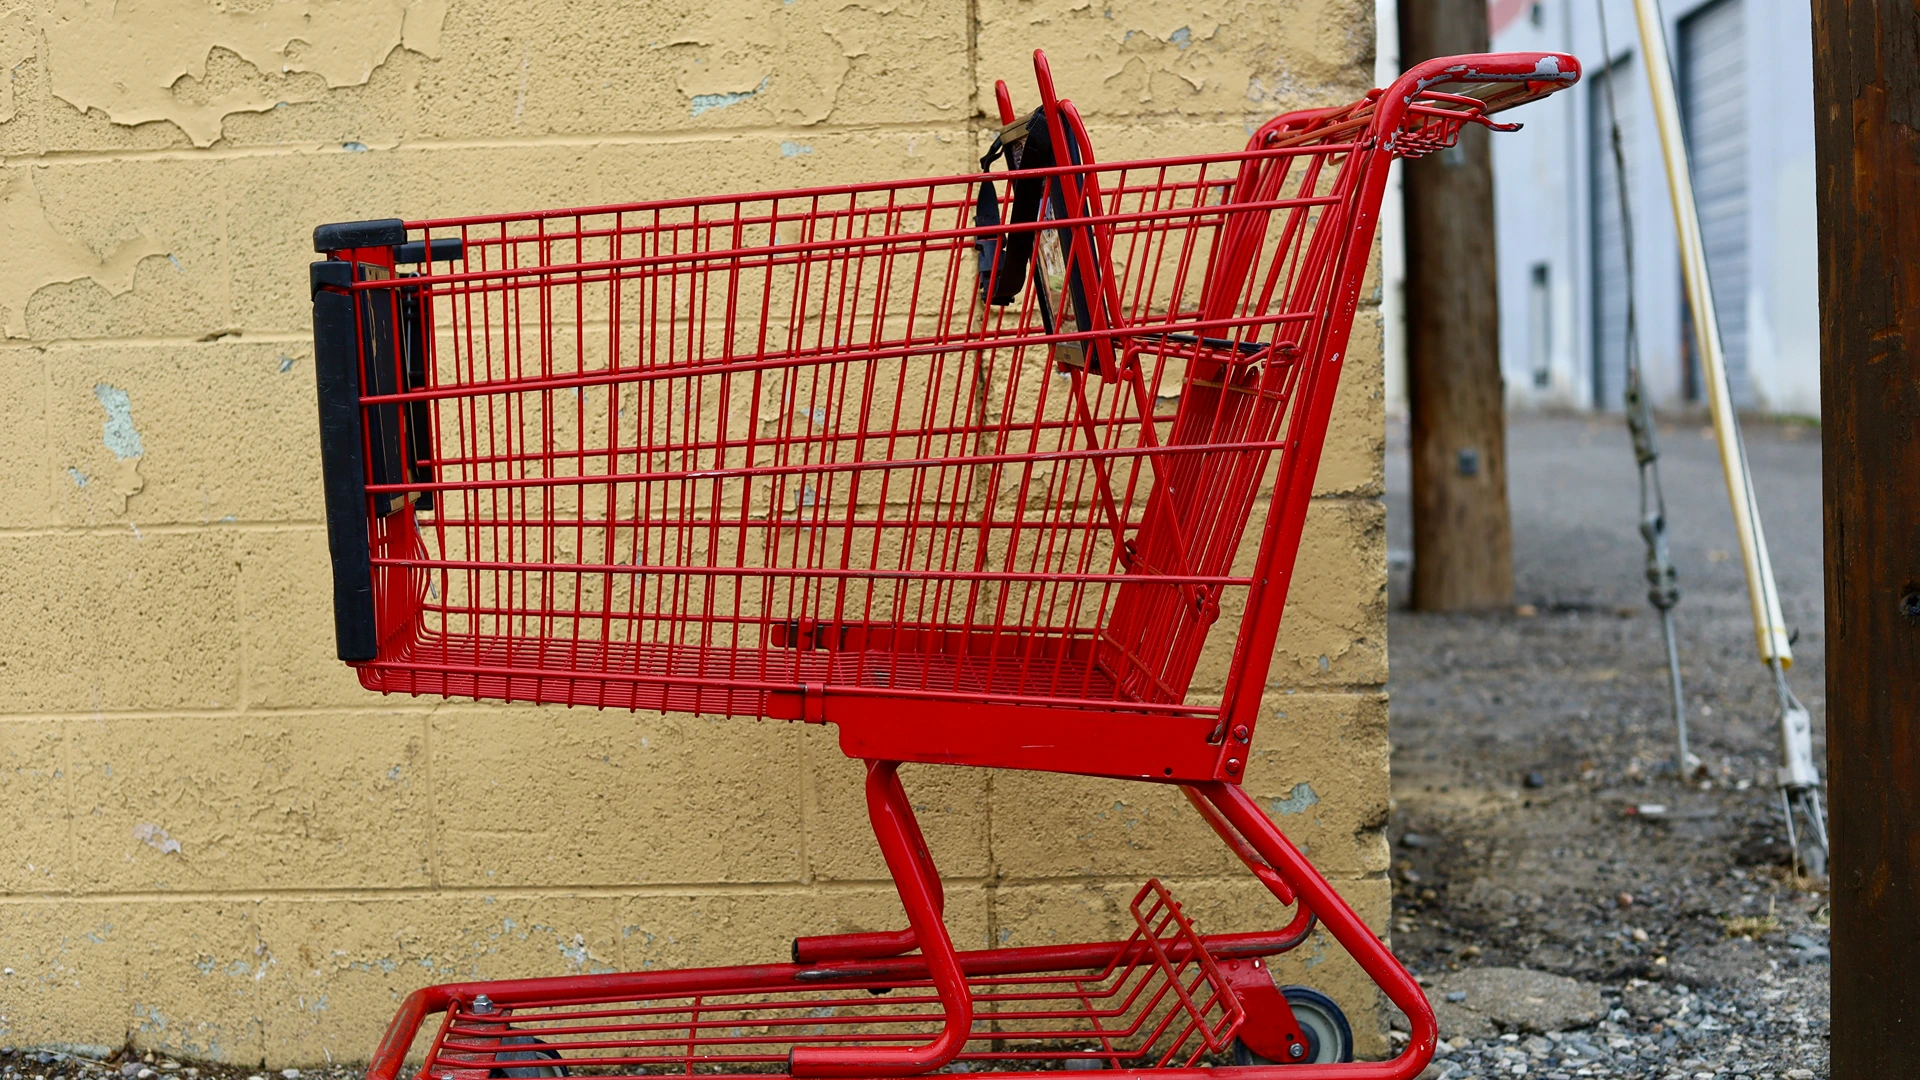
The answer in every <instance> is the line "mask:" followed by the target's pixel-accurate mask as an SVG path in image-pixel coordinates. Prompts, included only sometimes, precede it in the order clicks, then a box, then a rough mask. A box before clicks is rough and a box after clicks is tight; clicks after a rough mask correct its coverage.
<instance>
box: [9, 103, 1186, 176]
mask: <svg viewBox="0 0 1920 1080" xmlns="http://www.w3.org/2000/svg"><path fill="white" fill-rule="evenodd" d="M1172 117H1173V114H1169V118H1172ZM966 130H967V125H966V121H965V120H963V119H961V118H959V117H954V118H952V119H940V120H923V121H918V122H915V121H908V122H905V123H892V124H822V125H818V126H813V127H794V126H793V125H790V124H787V125H780V124H770V125H765V126H756V127H739V128H725V129H722V130H716V131H624V132H605V133H601V132H592V133H582V134H577V135H521V136H517V137H512V138H479V139H401V140H399V141H397V142H388V143H380V142H374V143H368V144H366V146H367V149H366V150H346V149H343V148H342V147H341V144H339V143H337V142H331V141H327V142H311V143H292V144H289V143H276V144H272V145H262V144H254V145H246V146H235V145H229V144H223V143H216V144H215V145H213V146H209V147H204V148H197V147H186V146H176V147H165V148H160V149H152V150H45V151H38V152H35V153H12V154H0V165H26V164H37V165H98V164H120V163H127V162H156V161H157V162H166V161H244V160H251V159H258V158H276V157H326V156H329V155H337V156H340V157H349V156H352V157H358V156H360V155H361V154H366V153H373V154H391V153H400V152H408V151H417V152H428V153H433V152H443V151H453V152H461V151H496V150H541V149H560V150H576V149H577V150H590V149H596V148H599V147H603V146H672V145H690V144H699V143H724V142H734V141H740V140H745V139H780V138H787V139H791V138H793V137H794V136H795V135H796V134H799V135H805V136H807V137H808V138H823V137H825V138H833V137H838V136H848V135H882V136H885V135H895V134H898V135H924V134H928V133H933V134H939V133H940V132H951V133H953V134H956V135H957V134H960V133H962V132H965V131H966Z"/></svg>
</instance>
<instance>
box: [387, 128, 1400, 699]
mask: <svg viewBox="0 0 1920 1080" xmlns="http://www.w3.org/2000/svg"><path fill="white" fill-rule="evenodd" d="M1358 151H1360V146H1359V145H1358V144H1356V143H1352V142H1345V141H1339V140H1337V139H1336V140H1333V141H1327V140H1317V141H1314V142H1312V143H1311V144H1310V145H1304V146H1292V147H1285V148H1281V149H1277V150H1258V151H1250V152H1246V153H1241V154H1231V155H1219V156H1213V157H1196V158H1187V159H1177V160H1167V161H1156V162H1147V163H1135V164H1130V165H1119V166H1111V167H1094V168H1084V169H1079V170H1064V169H1063V170H1058V171H1057V174H1056V175H1057V176H1058V177H1059V178H1060V182H1062V183H1067V182H1072V183H1074V184H1076V185H1078V186H1080V187H1081V189H1082V193H1083V201H1082V204H1081V213H1082V215H1083V216H1082V217H1080V218H1078V219H1077V220H1076V222H1075V224H1076V226H1078V227H1075V228H1072V229H1061V228H1058V225H1059V223H1058V222H1055V223H1052V224H1051V225H1050V226H1048V227H1046V228H1045V231H1044V233H1043V236H1042V242H1041V243H1040V244H1039V245H1038V246H1039V247H1040V248H1041V249H1042V257H1041V259H1040V260H1039V261H1041V262H1043V263H1044V262H1045V261H1046V259H1047V257H1048V256H1049V254H1050V253H1049V252H1048V250H1047V249H1048V248H1049V240H1048V238H1049V237H1052V238H1054V241H1055V242H1057V243H1060V249H1059V250H1058V251H1056V252H1052V253H1051V255H1052V257H1053V258H1054V259H1055V260H1056V264H1055V266H1054V272H1055V273H1057V272H1058V269H1059V268H1058V265H1057V262H1058V260H1060V259H1062V258H1064V259H1066V260H1070V261H1072V263H1073V264H1074V265H1075V266H1076V267H1092V268H1093V269H1092V270H1091V271H1090V272H1084V271H1082V273H1083V274H1084V276H1083V277H1082V278H1081V280H1082V281H1086V280H1089V279H1090V280H1091V281H1092V282H1093V284H1094V286H1095V289H1094V292H1095V294H1096V295H1103V297H1104V299H1103V300H1100V301H1095V302H1093V306H1095V307H1097V308H1099V309H1100V310H1099V312H1098V319H1097V320H1096V322H1095V325H1094V328H1093V329H1092V330H1086V329H1081V328H1080V326H1081V325H1083V324H1076V323H1073V322H1065V325H1052V320H1051V319H1050V318H1049V315H1050V312H1047V311H1043V309H1042V306H1041V304H1040V303H1039V302H1038V297H1039V294H1040V293H1041V291H1042V289H1043V288H1044V287H1045V286H1044V284H1030V285H1029V286H1028V287H1026V288H1025V289H1023V290H1022V292H1021V295H1020V299H1019V300H1018V301H1017V302H1016V303H1015V304H1013V305H1011V306H1007V307H992V306H988V305H985V304H983V303H982V302H981V301H980V298H979V287H978V283H977V273H978V271H977V269H976V265H977V262H976V253H975V247H974V245H975V241H976V239H978V238H980V237H981V236H983V235H988V236H1004V235H1007V234H1010V233H1012V232H1016V231H1019V230H1020V229H1022V228H1026V229H1029V230H1031V229H1034V228H1036V226H1002V227H1001V228H1000V229H998V230H997V231H996V230H991V229H988V230H982V229H980V228H977V227H976V226H975V225H974V220H973V213H974V208H975V200H976V196H977V194H978V188H977V185H978V184H980V183H983V182H1004V179H1005V178H1004V174H1002V175H1001V176H1000V177H996V178H994V179H992V180H986V179H983V178H980V177H961V178H955V179H947V180H932V181H914V182H902V183H895V184H876V185H866V186H859V187H850V188H836V189H818V190H809V191H797V192H787V193H779V194H771V195H760V196H741V197H730V198H720V199H701V200H690V201H684V202H675V203H657V204H645V205H639V206H631V207H615V208H606V209H599V210H591V211H572V212H567V213H563V214H546V215H532V216H519V217H501V218H486V219H463V220H459V221H451V222H425V223H420V224H418V225H416V226H414V228H415V229H417V230H418V231H419V232H421V233H425V234H427V235H431V236H433V237H436V238H444V237H448V236H452V235H457V236H458V237H459V238H460V239H461V240H462V241H463V242H464V253H465V254H464V260H463V261H462V262H460V263H457V264H454V265H453V266H452V267H451V269H450V272H443V273H438V274H434V275H431V276H418V277H399V278H396V279H393V280H391V281H379V282H372V283H369V284H366V285H360V286H356V288H357V289H359V290H361V291H362V293H363V294H371V295H370V296H369V297H367V298H368V299H372V300H374V301H375V302H380V301H385V300H388V299H389V298H392V302H394V303H395V304H398V303H399V302H401V301H400V299H399V298H401V297H404V298H405V302H407V303H417V304H418V309H419V311H420V312H421V313H422V314H421V316H420V317H419V318H420V319H421V321H422V322H423V323H424V324H425V325H424V328H423V329H422V330H421V331H419V332H418V334H417V335H416V336H417V337H418V339H419V340H420V341H421V342H422V345H421V346H420V347H421V348H423V349H424V351H425V352H426V353H427V354H428V355H427V358H426V362H425V364H424V378H423V379H422V378H421V377H420V376H419V375H416V376H415V377H414V380H413V381H412V382H410V383H401V382H398V381H395V382H391V383H389V384H388V385H398V386H417V389H410V390H402V391H396V392H390V393H388V394H385V395H377V394H376V395H369V396H366V397H364V398H363V406H364V408H365V409H366V410H368V414H369V415H370V416H371V415H372V414H373V413H374V412H375V411H377V410H379V409H381V408H382V407H386V408H389V409H392V408H393V407H395V406H399V407H400V408H399V410H398V415H399V416H400V422H401V424H402V425H403V426H410V427H411V428H412V429H413V430H411V431H409V432H408V433H407V435H406V438H407V439H409V440H414V441H415V444H416V445H419V446H421V447H422V450H421V452H419V454H418V457H419V459H420V460H419V461H418V467H417V468H416V469H415V470H414V471H413V472H412V473H411V474H409V475H408V476H406V477H404V478H397V481H396V482H393V483H387V484H380V483H373V484H370V485H369V486H368V491H369V493H370V499H371V501H372V502H373V503H374V505H375V506H376V508H377V509H378V508H385V507H393V508H394V509H392V510H391V512H390V513H387V514H385V515H382V516H379V517H378V520H377V523H376V526H375V529H374V541H375V542H374V563H375V570H376V581H377V592H378V594H379V602H380V605H381V607H380V622H381V627H382V636H383V644H382V647H381V651H380V656H379V658H378V659H377V660H376V661H375V662H373V663H371V664H369V665H367V666H366V667H365V668H363V672H362V677H363V680H364V681H365V682H366V683H367V685H369V686H370V687H373V688H376V689H383V690H394V691H407V692H413V693H433V694H447V695H460V696H475V697H488V698H509V699H523V700H539V701H564V702H569V703H575V704H587V705H598V706H618V707H630V708H643V707H644V708H670V709H683V710H692V711H700V712H718V713H745V714H755V715H759V714H764V713H765V711H766V704H767V699H766V694H767V692H768V691H770V690H788V691H790V690H791V689H792V688H793V687H794V685H795V684H816V685H820V686H823V687H824V688H825V689H827V690H829V691H839V692H850V693H860V692H862V691H865V692H868V693H874V694H885V695H888V696H899V695H929V696H935V697H943V698H947V699H959V700H967V699H971V698H978V697H983V696H991V697H994V698H996V699H999V700H1012V701H1023V702H1049V703H1079V704H1082V705H1106V706H1107V707H1111V705H1112V704H1113V703H1119V702H1128V703H1145V704H1146V706H1147V707H1149V708H1150V707H1152V706H1154V705H1159V706H1161V707H1163V708H1169V709H1174V710H1181V711H1196V710H1185V709H1183V708H1182V706H1181V704H1180V703H1181V702H1182V701H1183V699H1184V695H1185V692H1186V689H1187V686H1188V682H1189V680H1190V678H1191V676H1192V673H1193V670H1194V666H1195V662H1196V660H1197V658H1198V656H1199V653H1200V649H1201V647H1202V645H1203V643H1204V640H1205V637H1206V633H1207V628H1208V627H1209V625H1210V624H1211V623H1212V622H1213V621H1214V619H1215V618H1216V617H1217V615H1218V614H1219V612H1220V611H1221V610H1222V607H1223V605H1227V606H1229V607H1231V606H1232V605H1233V604H1234V603H1235V602H1236V598H1237V597H1239V596H1243V595H1244V592H1245V590H1246V587H1247V585H1248V583H1249V580H1250V575H1251V573H1252V567H1251V566H1250V560H1249V559H1247V558H1239V559H1236V553H1238V552H1239V550H1240V541H1241V537H1242V534H1243V532H1244V530H1245V527H1246V525H1247V522H1248V520H1249V517H1250V515H1251V512H1252V510H1253V508H1254V503H1255V495H1256V491H1257V489H1258V488H1259V486H1260V484H1261V481H1262V478H1263V476H1264V477H1270V476H1271V473H1272V470H1271V469H1270V468H1269V464H1270V458H1271V457H1272V456H1273V455H1274V453H1275V451H1277V450H1279V449H1280V448H1281V447H1282V446H1283V445H1284V444H1285V437H1284V434H1283V427H1284V424H1285V421H1286V419H1287V417H1288V415H1289V413H1288V406H1289V403H1290V400H1291V396H1292V394H1293V393H1294V390H1295V387H1296V385H1297V382H1298V378H1299V372H1300V370H1301V367H1302V364H1303V362H1305V361H1306V360H1309V359H1311V358H1314V357H1316V356H1318V355H1320V354H1321V352H1322V350H1323V348H1324V346H1325V344H1326V342H1327V341H1328V340H1329V339H1330V338H1331V337H1333V336H1335V331H1336V329H1338V331H1339V333H1340V334H1341V335H1344V329H1345V328H1344V327H1339V328H1336V327H1335V326H1334V325H1333V323H1334V322H1335V320H1333V319H1330V318H1329V312H1330V311H1331V310H1332V309H1333V308H1334V306H1335V305H1334V304H1333V302H1332V298H1331V296H1330V293H1331V291H1332V289H1333V286H1334V284H1335V282H1336V280H1337V279H1338V277H1339V273H1338V271H1339V270H1340V269H1341V263H1342V255H1343V253H1344V252H1345V251H1346V248H1347V245H1346V244H1345V243H1344V241H1345V240H1346V238H1347V236H1348V234H1349V231H1350V229H1351V227H1352V224H1351V218H1352V215H1353V213H1354V204H1355V203H1356V202H1357V200H1356V199H1355V198H1354V194H1355V185H1356V177H1355V174H1356V173H1357V172H1358V171H1359V170H1358V169H1357V168H1355V167H1353V166H1351V165H1350V162H1352V161H1354V160H1356V158H1362V157H1364V154H1361V153H1358ZM1036 280H1038V281H1044V280H1045V279H1044V276H1043V275H1036ZM1063 299H1064V298H1063V297H1062V296H1061V295H1060V294H1055V299H1054V302H1053V310H1059V309H1060V308H1061V307H1062V305H1063ZM396 321H397V320H396ZM1063 321H1064V320H1063ZM363 333H364V331H363ZM375 345H377V343H374V344H372V345H370V344H367V343H365V342H363V355H364V356H367V357H373V358H374V360H373V361H371V362H375V363H384V362H388V361H386V360H385V359H383V358H384V357H385V356H388V355H393V356H395V359H394V360H393V361H392V362H393V363H396V364H398V363H399V362H400V361H399V359H398V357H397V354H398V352H400V351H401V350H395V349H388V350H385V351H384V352H382V351H381V350H380V349H378V348H376V347H375ZM1074 345H1077V346H1079V348H1078V349H1076V350H1074V351H1075V352H1078V353H1080V354H1081V355H1082V356H1083V357H1084V356H1085V355H1087V354H1094V355H1101V356H1106V357H1108V358H1109V359H1108V361H1107V367H1108V370H1106V371H1104V372H1102V373H1100V374H1090V373H1089V372H1088V371H1087V370H1086V369H1085V368H1083V367H1074V366H1070V365H1069V364H1068V363H1067V362H1065V361H1063V360H1062V359H1061V358H1060V357H1061V355H1062V354H1059V353H1058V352H1057V350H1060V349H1061V348H1062V347H1064V346H1074ZM1082 362H1083V363H1084V362H1085V361H1084V360H1082ZM1116 369H1117V370H1116ZM397 378H404V376H397V377H396V379H397ZM369 385H373V383H371V382H369Z"/></svg>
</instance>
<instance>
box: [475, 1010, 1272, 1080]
mask: <svg viewBox="0 0 1920 1080" xmlns="http://www.w3.org/2000/svg"><path fill="white" fill-rule="evenodd" d="M1301 1023H1303V1024H1304V1023H1306V1021H1304V1020H1302V1021H1301ZM500 1045H501V1046H528V1045H532V1046H535V1047H538V1049H534V1050H511V1051H498V1052H496V1053H495V1054H494V1055H493V1060H495V1061H553V1062H558V1061H559V1060H560V1051H558V1050H554V1049H551V1048H548V1047H545V1046H541V1045H540V1040H539V1039H536V1038H534V1037H533V1036H531V1035H515V1036H512V1037H510V1038H505V1039H501V1040H500ZM566 1075H568V1073H567V1067H566V1066H565V1065H560V1064H554V1065H523V1066H519V1067H517V1068H511V1069H500V1068H496V1069H492V1070H490V1071H489V1072H488V1074H487V1076H488V1080H557V1078H559V1077H563V1076H566Z"/></svg>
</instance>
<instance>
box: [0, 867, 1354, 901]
mask: <svg viewBox="0 0 1920 1080" xmlns="http://www.w3.org/2000/svg"><path fill="white" fill-rule="evenodd" d="M1385 876H1386V875H1385V874H1384V873H1380V872H1368V873H1357V874H1356V873H1330V874H1327V875H1326V877H1327V880H1328V881H1331V882H1334V883H1336V884H1338V883H1341V882H1360V881H1377V880H1381V879H1383V878H1384V877H1385ZM1150 877H1161V878H1162V880H1165V881H1169V882H1171V883H1172V885H1171V886H1170V887H1172V888H1176V889H1177V888H1183V887H1187V886H1192V885H1223V884H1226V885H1230V884H1237V883H1248V882H1252V881H1253V880H1254V879H1253V878H1251V877H1249V876H1247V875H1245V874H1233V875H1222V874H1169V875H1159V874H1155V873H1154V872H1153V870H1152V869H1151V868H1148V867H1143V868H1142V869H1141V870H1140V871H1139V872H1138V873H1132V874H1077V875H1062V876H1060V877H1044V878H1042V877H1033V878H1009V879H1007V880H1004V881H1000V882H993V881H990V880H988V879H987V878H983V877H956V876H943V878H942V881H943V882H944V883H945V884H946V886H947V887H948V888H949V889H979V890H981V891H982V892H987V893H989V894H990V893H991V892H992V891H994V890H995V889H1001V890H1007V889H1045V888H1060V887H1069V888H1070V887H1075V886H1088V885H1093V886H1123V887H1126V888H1129V889H1137V888H1139V887H1140V886H1141V885H1142V884H1144V883H1145V882H1146V880H1147V879H1148V878H1150ZM894 890H895V885H894V882H893V880H892V879H890V878H849V879H845V880H825V879H823V880H819V881H815V882H813V883H811V884H802V883H800V882H737V881H719V882H697V881H696V882H671V883H665V884H660V885H591V886H572V887H569V886H565V885H550V886H539V887H535V886H517V887H495V888H488V887H483V886H477V885H453V886H441V887H439V888H432V887H427V886H395V887H392V888H367V887H363V886H343V887H341V888H337V889H327V888H314V887H304V888H303V887H288V888H279V889H271V888H269V889H260V888H255V889H234V890H199V891H192V890H186V889H182V890H179V891H164V892H162V891H131V890H129V891H121V892H112V891H107V892H56V891H47V892H10V893H0V908H5V907H25V906H29V905H33V904H42V905H44V904H69V903H71V904H89V905H93V906H103V905H106V904H116V903H132V904H203V903H266V902H268V901H294V902H312V903H339V902H342V901H346V902H373V901H385V900H392V901H400V900H405V901H415V900H423V899H424V900H434V899H447V900H469V899H486V900H492V901H495V902H498V901H501V900H565V899H582V900H622V899H673V898H685V897H694V898H703V897H710V896H790V897H799V896H818V895H820V894H822V893H826V894H829V895H852V894H856V893H858V894H865V893H884V894H886V895H889V896H891V895H893V894H894Z"/></svg>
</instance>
